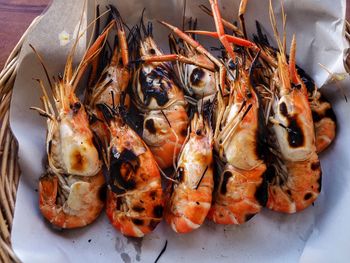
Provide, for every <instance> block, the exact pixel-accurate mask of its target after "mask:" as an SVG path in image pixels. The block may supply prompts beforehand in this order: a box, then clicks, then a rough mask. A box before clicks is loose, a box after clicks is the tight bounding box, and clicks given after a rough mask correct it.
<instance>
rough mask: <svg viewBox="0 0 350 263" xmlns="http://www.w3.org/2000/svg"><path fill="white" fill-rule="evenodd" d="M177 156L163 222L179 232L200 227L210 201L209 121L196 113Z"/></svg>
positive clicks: (211, 168) (210, 136) (211, 184)
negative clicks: (187, 135)
mask: <svg viewBox="0 0 350 263" xmlns="http://www.w3.org/2000/svg"><path fill="white" fill-rule="evenodd" d="M190 127H191V129H190V134H189V137H188V139H187V141H186V142H185V143H184V147H183V149H182V151H181V153H180V156H179V160H178V163H177V170H176V176H175V178H174V179H175V180H176V181H177V182H174V183H173V185H172V187H171V191H170V194H169V195H170V197H169V200H168V201H167V205H166V210H165V215H164V216H165V220H166V221H167V222H168V224H169V225H171V227H172V229H173V230H174V231H175V232H178V233H188V232H191V231H193V230H195V229H197V228H198V227H200V226H201V225H202V223H203V222H204V220H205V218H206V216H207V214H208V212H209V209H210V206H211V201H212V192H213V187H214V182H213V152H212V148H213V134H212V129H211V127H210V125H209V121H208V119H206V118H205V117H203V115H202V114H201V115H199V114H198V113H196V114H195V115H194V117H193V119H192V121H191V126H190Z"/></svg>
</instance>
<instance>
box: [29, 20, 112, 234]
mask: <svg viewBox="0 0 350 263" xmlns="http://www.w3.org/2000/svg"><path fill="white" fill-rule="evenodd" d="M110 28H111V26H109V27H108V28H107V30H106V31H105V32H104V33H103V34H102V35H101V36H100V37H99V38H98V39H97V40H96V42H95V43H94V44H93V45H92V46H91V48H90V49H89V50H88V51H87V52H86V53H85V56H84V58H83V62H82V63H81V64H80V66H79V68H78V69H77V70H76V71H75V72H74V73H73V70H72V55H73V53H72V52H71V53H70V54H69V56H68V60H67V64H66V68H65V72H64V76H63V78H61V79H59V81H58V82H56V83H54V84H52V83H51V81H50V80H49V83H50V86H51V91H52V95H53V100H54V104H51V102H50V98H49V96H48V93H47V91H46V89H45V87H44V84H43V82H42V81H41V80H38V81H39V84H40V87H41V89H42V92H43V96H42V97H41V101H42V103H43V109H40V108H36V107H32V109H34V110H36V111H38V112H39V113H40V114H41V115H42V116H45V117H46V118H47V127H48V131H47V137H46V152H47V156H48V167H47V173H46V175H45V176H43V177H41V178H40V179H39V197H40V200H39V207H40V210H41V212H42V214H43V216H44V217H45V218H46V219H47V220H48V221H50V222H51V223H52V224H54V225H56V226H58V227H61V228H76V227H82V226H85V225H87V224H89V223H91V222H92V221H93V220H94V219H96V217H97V216H98V215H99V214H100V212H101V210H102V208H103V201H102V200H101V199H100V190H101V187H102V185H103V184H104V177H103V175H102V173H101V161H100V160H99V155H98V152H97V149H96V147H95V145H94V142H93V134H92V132H91V130H90V127H89V121H88V115H87V113H86V111H85V108H84V106H83V105H82V103H81V102H80V101H79V99H78V98H77V96H76V95H75V89H76V86H77V84H78V82H79V80H80V77H81V76H82V74H83V72H84V70H85V69H86V67H87V65H88V63H89V62H90V61H91V59H92V58H93V57H94V56H95V55H96V54H97V53H98V52H99V47H100V46H101V44H102V43H103V41H104V39H105V37H106V35H107V33H108V31H109V29H110ZM33 50H34V52H36V51H35V49H34V48H33ZM36 53H37V52H36ZM37 55H38V58H39V60H40V62H41V63H42V65H44V64H43V61H42V59H41V57H40V55H39V54H38V53H37ZM44 69H45V67H44ZM45 73H47V71H46V69H45ZM48 79H49V78H48Z"/></svg>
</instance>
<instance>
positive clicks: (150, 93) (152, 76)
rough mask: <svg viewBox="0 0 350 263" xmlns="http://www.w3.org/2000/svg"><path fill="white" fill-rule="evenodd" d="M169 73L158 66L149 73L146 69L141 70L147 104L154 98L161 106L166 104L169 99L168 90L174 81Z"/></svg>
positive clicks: (141, 81)
mask: <svg viewBox="0 0 350 263" xmlns="http://www.w3.org/2000/svg"><path fill="white" fill-rule="evenodd" d="M168 75H169V73H168V72H167V71H166V70H165V69H163V68H162V67H157V68H155V69H153V70H152V71H151V72H150V73H148V74H146V73H145V72H144V71H141V72H140V83H141V86H142V93H143V96H144V97H145V99H144V103H145V104H146V105H149V104H150V102H151V99H152V98H154V99H155V100H156V101H157V104H158V105H159V106H164V105H165V104H166V103H167V102H168V101H169V97H168V90H169V89H170V88H171V85H172V83H170V79H169V77H168ZM169 83H170V84H169Z"/></svg>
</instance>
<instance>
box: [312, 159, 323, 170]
mask: <svg viewBox="0 0 350 263" xmlns="http://www.w3.org/2000/svg"><path fill="white" fill-rule="evenodd" d="M320 166H321V164H320V162H319V161H318V162H314V163H312V164H311V170H313V171H316V170H317V169H319V168H320Z"/></svg>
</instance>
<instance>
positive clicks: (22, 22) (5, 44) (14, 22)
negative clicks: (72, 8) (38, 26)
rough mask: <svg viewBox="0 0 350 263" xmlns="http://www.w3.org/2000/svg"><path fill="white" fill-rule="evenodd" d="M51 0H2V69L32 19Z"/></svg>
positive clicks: (0, 3) (0, 61)
mask: <svg viewBox="0 0 350 263" xmlns="http://www.w3.org/2000/svg"><path fill="white" fill-rule="evenodd" d="M50 2H51V0H0V69H2V68H3V66H4V63H5V61H6V59H7V57H8V55H9V54H10V52H11V50H12V49H13V47H14V46H15V45H16V43H17V42H18V40H19V39H20V37H21V36H22V35H23V33H24V31H25V30H26V28H27V27H28V26H29V25H30V23H31V22H32V20H33V19H34V18H35V17H36V16H38V15H40V14H41V13H42V12H43V11H44V10H45V8H46V7H47V5H48V4H49V3H50Z"/></svg>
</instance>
